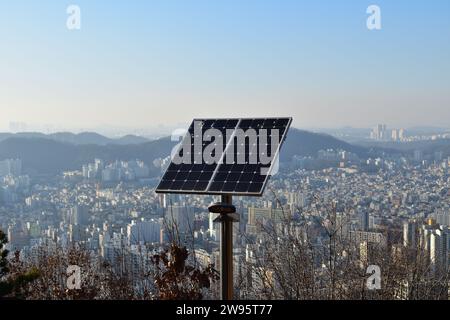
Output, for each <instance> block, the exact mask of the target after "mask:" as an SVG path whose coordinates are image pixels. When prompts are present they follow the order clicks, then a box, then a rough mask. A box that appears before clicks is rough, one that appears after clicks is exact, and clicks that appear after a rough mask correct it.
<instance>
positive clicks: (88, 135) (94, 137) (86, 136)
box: [0, 132, 150, 145]
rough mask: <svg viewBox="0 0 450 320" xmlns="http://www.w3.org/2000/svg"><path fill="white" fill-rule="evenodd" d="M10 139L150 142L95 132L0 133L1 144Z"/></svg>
mask: <svg viewBox="0 0 450 320" xmlns="http://www.w3.org/2000/svg"><path fill="white" fill-rule="evenodd" d="M9 138H28V139H33V138H39V139H50V140H54V141H57V142H63V143H70V144H75V145H88V144H94V145H108V144H117V145H126V144H141V143H145V142H149V141H150V140H149V139H147V138H144V137H140V136H136V135H126V136H123V137H120V138H108V137H105V136H103V135H101V134H98V133H95V132H81V133H78V134H77V133H71V132H57V133H51V134H44V133H39V132H20V133H0V142H1V141H4V140H6V139H9Z"/></svg>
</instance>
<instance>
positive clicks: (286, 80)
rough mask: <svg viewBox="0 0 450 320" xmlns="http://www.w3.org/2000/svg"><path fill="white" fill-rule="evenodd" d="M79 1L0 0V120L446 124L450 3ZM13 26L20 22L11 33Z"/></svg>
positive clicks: (82, 124)
mask: <svg viewBox="0 0 450 320" xmlns="http://www.w3.org/2000/svg"><path fill="white" fill-rule="evenodd" d="M370 4H371V3H369V2H368V1H341V2H337V1H320V2H314V3H313V2H303V1H283V3H282V4H279V3H278V2H277V1H264V2H261V1H245V2H242V1H227V2H222V3H212V2H210V1H169V2H166V1H151V2H146V3H144V2H137V3H133V4H131V5H130V4H129V3H128V2H125V1H116V2H114V5H111V4H110V3H109V2H107V1H96V2H93V1H78V3H77V5H79V6H80V8H81V30H76V31H70V30H67V28H66V19H67V13H66V4H65V3H56V2H54V1H39V2H29V1H14V2H13V3H8V4H7V5H6V3H4V4H1V5H0V38H1V39H2V50H1V52H0V70H1V72H0V83H1V85H0V130H2V131H7V130H8V129H9V123H10V122H24V123H29V124H40V125H43V124H51V125H53V126H56V127H59V128H63V129H67V130H72V129H73V130H76V129H80V128H96V127H97V128H98V127H102V126H109V127H127V128H136V127H139V128H147V127H152V126H157V125H159V124H164V125H167V126H169V127H173V126H177V124H180V123H187V122H189V121H190V119H192V118H194V117H211V116H213V117H230V116H234V117H243V116H253V115H255V114H258V115H261V116H274V115H277V116H279V115H289V116H293V117H294V123H293V125H294V126H296V127H302V128H311V127H325V128H327V127H328V128H335V127H342V126H353V127H372V126H374V125H376V124H377V123H387V124H388V125H396V126H401V127H408V126H419V125H420V126H423V125H426V126H431V125H433V126H444V127H449V126H450V122H449V121H450V120H449V119H450V108H449V107H448V106H449V105H450V93H449V90H448V88H449V87H450V60H449V59H448V57H449V56H450V41H448V40H449V39H450V19H449V18H448V12H449V11H450V3H449V2H448V1H433V3H432V4H430V3H429V2H428V1H423V0H421V1H413V2H411V1H378V2H377V5H378V6H379V7H380V8H381V13H382V16H381V18H382V29H381V30H375V31H373V30H372V31H371V30H368V29H367V27H366V19H367V16H368V15H367V13H366V8H367V6H368V5H370ZM11 30H14V32H10V31H11Z"/></svg>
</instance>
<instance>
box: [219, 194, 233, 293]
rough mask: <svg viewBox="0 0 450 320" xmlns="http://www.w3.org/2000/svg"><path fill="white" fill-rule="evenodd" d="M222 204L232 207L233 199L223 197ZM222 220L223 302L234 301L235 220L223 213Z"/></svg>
mask: <svg viewBox="0 0 450 320" xmlns="http://www.w3.org/2000/svg"><path fill="white" fill-rule="evenodd" d="M222 203H223V204H227V205H232V204H233V197H232V196H231V195H222ZM220 218H221V228H220V233H221V234H220V249H221V259H220V268H221V273H220V282H221V288H220V290H221V295H222V300H233V218H232V217H231V216H229V215H228V214H226V213H222V214H221V217H220Z"/></svg>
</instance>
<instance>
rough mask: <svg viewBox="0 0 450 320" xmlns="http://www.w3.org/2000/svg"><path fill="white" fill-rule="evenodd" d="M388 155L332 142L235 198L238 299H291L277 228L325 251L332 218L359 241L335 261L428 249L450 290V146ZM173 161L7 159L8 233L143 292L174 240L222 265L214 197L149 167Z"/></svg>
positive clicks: (25, 246)
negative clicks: (38, 169) (79, 259)
mask: <svg viewBox="0 0 450 320" xmlns="http://www.w3.org/2000/svg"><path fill="white" fill-rule="evenodd" d="M376 130H379V127H377V129H376ZM383 154H384V153H381V155H380V156H379V157H376V158H361V157H360V156H358V155H356V154H354V153H352V152H349V151H347V150H333V149H325V150H319V151H318V152H317V154H316V155H315V156H299V155H295V156H293V157H292V159H290V161H284V162H282V164H281V169H280V172H279V173H278V174H276V175H275V176H273V177H272V179H271V180H270V184H269V186H268V188H267V190H266V192H265V194H264V196H263V197H262V198H251V197H235V199H234V203H235V205H236V207H237V209H238V212H239V214H240V222H239V223H236V224H235V233H234V241H233V242H234V251H233V255H234V264H235V267H234V269H235V270H236V274H235V286H236V288H235V291H236V294H237V295H238V297H240V298H243V299H245V298H263V297H266V298H274V297H275V298H289V297H290V296H288V297H286V296H283V295H281V296H280V295H279V294H278V293H275V294H272V295H270V294H268V295H267V296H264V294H266V293H267V290H265V289H264V288H266V289H267V286H271V287H273V288H278V290H281V288H282V287H283V283H282V280H281V279H279V278H277V275H276V273H277V270H276V268H277V267H276V265H271V264H270V263H267V261H266V260H267V259H269V257H268V256H267V254H268V252H270V251H272V250H271V249H270V248H268V247H267V244H268V243H270V239H269V238H270V236H271V232H272V233H273V232H275V233H276V232H277V230H283V228H288V229H290V230H291V228H293V229H292V230H294V233H295V239H296V240H299V241H300V243H302V244H307V245H308V246H309V247H311V248H322V247H324V248H327V246H328V245H329V243H330V232H328V231H329V228H328V227H329V226H330V225H331V226H333V228H334V229H333V230H335V231H336V233H335V234H339V238H340V239H341V240H343V241H344V240H345V242H346V243H351V245H352V247H351V248H350V247H349V248H345V249H342V248H341V249H336V250H337V251H339V250H341V252H339V253H338V258H337V259H338V260H339V259H345V257H347V256H349V255H352V256H355V257H357V258H356V261H357V262H358V264H359V265H360V268H361V271H362V272H363V274H365V269H364V268H367V266H369V265H381V263H382V262H381V261H377V259H378V258H377V256H376V255H375V254H372V253H374V252H378V251H377V250H383V252H388V253H389V254H393V253H394V252H396V253H397V254H398V253H399V252H403V251H407V250H410V249H411V248H414V249H415V250H416V251H420V253H421V254H422V255H423V256H424V257H425V260H424V261H425V262H426V263H427V271H426V272H425V273H426V279H439V282H440V283H441V284H442V285H444V286H445V287H446V288H448V284H449V282H448V281H449V279H448V277H447V276H446V275H447V273H448V269H449V262H450V229H449V226H450V197H449V196H450V188H449V182H450V169H449V166H450V157H449V155H448V154H444V153H443V152H442V151H440V152H433V153H426V152H423V151H419V150H416V151H414V152H412V153H410V154H384V156H383ZM169 162H170V158H169V157H167V158H164V159H161V158H158V159H154V161H153V162H151V163H144V162H143V161H141V160H139V159H129V160H128V161H120V160H116V161H113V162H108V161H105V160H103V159H100V158H97V159H93V161H92V162H91V163H86V164H84V165H82V166H81V167H80V168H79V170H74V171H64V172H60V173H59V174H57V175H55V176H45V177H44V176H41V175H35V176H33V175H28V174H27V173H26V170H25V169H24V168H23V164H22V161H21V159H4V160H2V161H0V177H1V189H0V230H4V232H5V233H6V234H7V237H8V241H9V242H8V244H7V246H6V248H7V249H9V250H10V251H11V252H18V253H19V256H20V258H19V259H20V261H23V262H24V263H26V264H29V265H33V263H34V264H37V263H38V261H39V259H40V256H42V254H43V252H44V251H45V252H46V254H49V253H51V252H60V253H61V252H69V251H70V250H74V249H76V250H82V251H83V252H87V253H88V255H89V256H90V257H91V260H90V262H89V263H90V264H102V263H107V264H108V265H110V266H112V269H113V272H114V274H116V275H120V276H121V277H125V278H126V279H127V281H129V283H130V285H131V287H132V289H131V290H132V291H133V293H132V295H133V296H134V297H140V298H142V297H143V296H144V292H147V291H148V290H150V291H152V290H155V288H154V287H153V282H152V281H150V280H149V279H146V280H145V281H144V280H143V279H144V278H145V277H146V276H145V275H146V274H148V273H149V271H150V270H154V268H155V266H154V264H152V257H154V255H155V254H157V253H158V252H161V250H163V249H164V248H166V247H167V246H168V245H169V244H171V243H173V241H174V239H175V238H176V239H179V244H180V245H182V246H186V247H187V248H188V250H189V253H190V261H191V263H193V264H194V263H195V265H196V266H197V267H198V268H200V269H202V270H204V269H206V268H208V266H212V267H213V268H215V269H216V271H217V269H218V266H219V241H220V230H219V225H218V224H216V223H214V220H215V218H216V217H217V216H216V215H214V214H212V213H209V212H208V206H209V205H210V204H211V203H213V202H214V201H215V200H216V198H215V197H213V196H193V195H167V194H156V193H155V192H154V189H155V186H156V183H157V182H158V180H159V177H158V176H156V177H152V176H150V169H155V168H156V169H157V171H158V172H160V175H161V174H162V173H164V171H165V170H166V168H167V166H168V164H169ZM174 226H175V227H176V236H174ZM337 230H339V231H338V232H337ZM282 234H284V233H283V232H282ZM43 250H44V251H43ZM319 251H320V250H319ZM279 254H280V255H281V256H282V255H283V254H288V255H293V256H295V253H282V252H279ZM329 254H330V251H327V254H324V255H317V256H316V257H315V258H314V259H313V262H312V264H313V265H312V268H313V270H314V272H315V273H316V274H317V275H319V276H318V278H316V280H315V282H316V283H317V285H318V291H320V290H322V289H323V288H325V287H326V286H325V285H324V287H323V288H320V287H321V285H320V283H321V282H322V281H325V282H326V281H327V278H328V276H327V275H326V274H327V271H328V272H329V271H330V267H331V265H330V264H329V263H328V260H327V259H328V258H327V257H328V255H329ZM264 261H266V262H264ZM261 274H262V275H263V276H261ZM267 274H272V275H271V276H270V277H268V276H267ZM444 275H445V276H444ZM362 279H363V280H362V281H364V280H365V279H366V277H365V276H363V278H362ZM442 279H444V280H442ZM386 281H387V280H386ZM423 281H425V280H423ZM408 285H411V284H408V281H406V282H405V281H403V282H401V283H398V284H397V287H396V289H395V294H394V295H393V296H391V298H394V299H406V298H409V297H408V295H407V294H406V293H405V292H409V291H408ZM405 288H406V289H405ZM217 290H218V288H217V284H213V285H212V287H211V288H210V290H208V292H207V293H206V294H205V297H217ZM275 291H276V290H275ZM439 297H440V298H442V295H440V296H439ZM290 298H292V297H290ZM446 298H448V296H447V297H446Z"/></svg>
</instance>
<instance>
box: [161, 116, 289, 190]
mask: <svg viewBox="0 0 450 320" xmlns="http://www.w3.org/2000/svg"><path fill="white" fill-rule="evenodd" d="M196 121H197V123H200V124H201V130H195V128H194V124H195V123H196ZM291 122H292V118H265V119H195V120H194V121H193V122H192V124H191V126H190V127H189V129H188V132H187V134H186V137H185V139H186V138H188V137H189V136H190V138H191V139H190V149H189V148H187V149H188V150H184V148H182V147H181V146H180V148H179V150H178V155H179V156H180V157H183V156H184V157H185V158H186V159H187V158H189V159H190V161H189V163H181V164H176V163H174V162H172V163H171V164H170V165H169V167H168V169H167V171H166V173H165V174H164V176H163V177H162V179H161V182H160V183H159V185H158V187H157V189H156V192H157V193H188V194H217V195H220V194H232V195H255V196H260V195H262V193H263V191H264V188H265V186H266V184H267V181H268V179H269V178H270V176H269V175H267V174H266V172H264V169H265V171H269V170H270V169H271V167H272V165H273V163H272V162H273V161H272V162H269V163H266V164H263V163H262V161H261V159H260V158H261V155H265V156H268V155H273V153H275V156H272V158H273V159H276V157H277V156H278V153H279V149H280V147H281V144H282V143H283V141H284V139H285V138H286V135H287V131H288V129H289V127H290V124H291ZM208 129H217V130H219V131H220V138H221V139H223V145H222V149H221V150H223V156H222V158H221V161H219V162H218V163H213V164H207V163H205V161H204V159H203V157H202V156H201V155H200V156H201V157H200V158H201V161H200V162H198V163H197V162H196V157H195V152H197V153H199V152H201V153H202V154H203V153H204V152H205V148H206V147H208V146H209V145H210V144H214V143H217V142H216V141H214V139H212V137H211V136H209V135H207V134H206V131H207V130H208ZM252 129H253V130H255V132H256V141H255V140H252V139H250V138H249V137H246V136H245V135H242V133H243V132H244V133H245V132H248V130H252ZM273 129H276V130H277V131H278V141H277V142H278V143H277V144H276V146H277V150H272V144H271V143H272V139H276V137H275V136H273V135H272V130H273ZM263 130H267V139H266V140H267V141H265V142H266V143H263V139H262V137H263V136H264V135H263V134H262V132H263ZM199 133H200V134H201V135H202V137H203V142H202V144H201V151H199V150H196V149H195V143H196V138H197V139H198V138H199V135H200V134H199ZM227 133H228V134H227ZM230 133H233V135H231V136H230ZM238 135H239V137H238ZM209 139H211V141H209ZM251 140H252V141H251ZM198 141H199V140H197V142H198ZM261 144H262V145H261ZM219 146H220V144H219ZM261 146H263V147H264V148H263V149H262V150H261ZM184 152H186V154H184ZM212 155H213V156H214V153H213V154H212ZM230 159H231V160H230ZM197 160H198V158H197ZM238 160H243V161H238Z"/></svg>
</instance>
